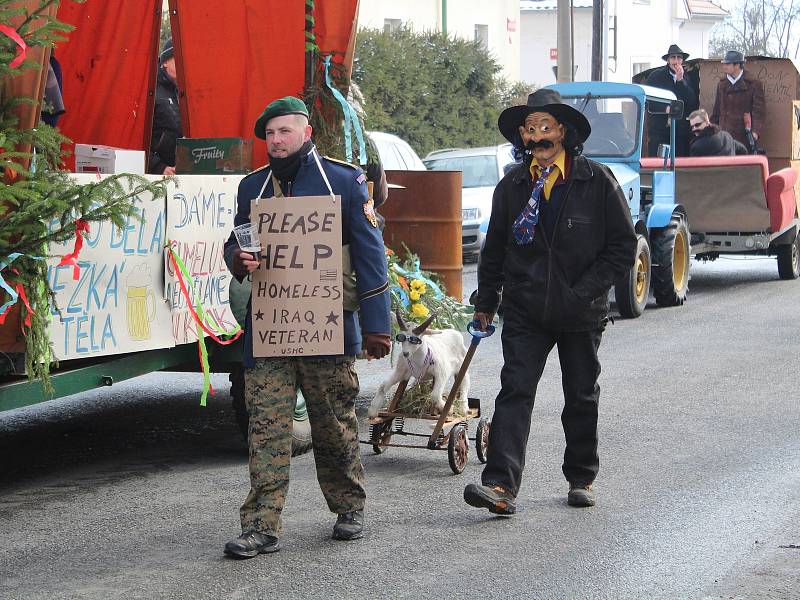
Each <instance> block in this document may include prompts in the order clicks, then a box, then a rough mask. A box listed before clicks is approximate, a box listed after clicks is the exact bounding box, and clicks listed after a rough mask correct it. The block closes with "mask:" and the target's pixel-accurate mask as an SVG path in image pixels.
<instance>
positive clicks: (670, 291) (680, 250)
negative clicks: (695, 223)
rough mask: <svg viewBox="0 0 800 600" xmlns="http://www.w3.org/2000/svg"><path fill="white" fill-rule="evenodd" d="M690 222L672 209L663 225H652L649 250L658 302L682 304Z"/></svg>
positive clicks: (660, 304)
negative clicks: (667, 222) (669, 217)
mask: <svg viewBox="0 0 800 600" xmlns="http://www.w3.org/2000/svg"><path fill="white" fill-rule="evenodd" d="M689 239H690V238H689V225H688V224H687V222H686V218H685V217H684V216H683V215H681V214H678V213H674V214H673V215H672V218H671V219H670V221H669V224H668V225H667V226H666V227H660V228H658V229H653V231H652V232H651V234H650V252H651V256H652V259H653V264H652V282H651V285H652V287H653V295H654V296H655V297H656V304H658V305H659V306H681V305H682V304H683V303H684V302H685V301H686V294H687V292H688V291H689Z"/></svg>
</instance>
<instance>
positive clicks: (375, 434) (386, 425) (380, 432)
mask: <svg viewBox="0 0 800 600" xmlns="http://www.w3.org/2000/svg"><path fill="white" fill-rule="evenodd" d="M391 428H392V422H391V421H383V422H382V423H373V424H372V425H370V426H369V440H370V441H371V442H383V441H388V440H384V438H385V437H386V434H387V433H389V431H390V430H391ZM372 451H373V452H374V453H375V454H383V453H384V452H386V448H384V447H383V446H379V445H378V444H377V443H373V444H372Z"/></svg>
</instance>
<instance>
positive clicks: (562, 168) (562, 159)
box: [531, 149, 567, 181]
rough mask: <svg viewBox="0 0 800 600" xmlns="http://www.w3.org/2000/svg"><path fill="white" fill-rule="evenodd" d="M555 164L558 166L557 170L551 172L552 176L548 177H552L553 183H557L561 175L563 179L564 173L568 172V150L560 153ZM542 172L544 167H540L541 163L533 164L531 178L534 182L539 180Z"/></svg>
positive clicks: (534, 162)
mask: <svg viewBox="0 0 800 600" xmlns="http://www.w3.org/2000/svg"><path fill="white" fill-rule="evenodd" d="M553 164H554V165H555V166H556V168H555V169H553V170H552V171H551V172H550V176H549V177H548V179H550V178H551V177H552V178H553V181H555V180H556V179H558V175H559V173H560V174H561V176H562V177H563V176H564V173H565V172H566V164H567V152H566V150H563V149H562V150H561V152H559V153H558V156H556V159H555V160H554V161H553ZM542 170H543V169H542V167H540V166H539V163H537V162H536V160H534V161H533V162H532V163H531V177H533V179H534V180H536V179H538V178H539V173H540V172H541V171H542ZM553 175H555V177H553Z"/></svg>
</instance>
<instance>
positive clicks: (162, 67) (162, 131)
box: [147, 40, 183, 175]
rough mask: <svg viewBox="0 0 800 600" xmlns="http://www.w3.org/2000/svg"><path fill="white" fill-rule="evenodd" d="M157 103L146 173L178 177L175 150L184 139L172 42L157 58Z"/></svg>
mask: <svg viewBox="0 0 800 600" xmlns="http://www.w3.org/2000/svg"><path fill="white" fill-rule="evenodd" d="M158 62H159V67H158V81H157V84H156V103H155V107H154V108H153V134H152V137H151V138H150V159H149V162H148V165H147V172H148V173H152V174H154V175H174V174H175V146H176V144H177V142H178V138H180V137H183V130H182V129H181V111H180V107H179V106H178V84H177V71H176V68H175V50H174V49H173V47H172V40H169V41H167V42H166V43H165V44H164V49H163V50H162V51H161V54H160V55H159V57H158Z"/></svg>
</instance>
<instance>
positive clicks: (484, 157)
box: [422, 144, 514, 258]
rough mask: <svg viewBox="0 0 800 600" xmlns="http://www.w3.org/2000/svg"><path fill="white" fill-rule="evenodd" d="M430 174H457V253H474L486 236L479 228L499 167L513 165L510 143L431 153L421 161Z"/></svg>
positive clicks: (500, 171)
mask: <svg viewBox="0 0 800 600" xmlns="http://www.w3.org/2000/svg"><path fill="white" fill-rule="evenodd" d="M422 162H423V163H425V166H426V167H427V168H428V169H429V170H431V171H461V172H462V180H461V188H462V191H461V252H462V254H463V256H464V257H465V258H466V257H470V256H474V255H476V254H478V253H479V252H480V250H481V246H482V245H483V240H484V238H485V237H486V232H485V231H481V228H480V225H481V223H482V222H483V221H485V220H486V221H488V219H489V215H490V214H491V212H492V194H493V193H494V188H495V186H496V185H497V184H498V183H499V182H500V179H502V177H503V174H504V170H503V168H504V167H505V166H506V165H507V164H508V163H512V162H514V156H513V155H512V153H511V144H501V145H500V146H487V147H484V148H470V149H463V148H449V149H446V150H434V151H433V152H431V153H429V154H428V155H427V156H426V157H425V159H424V160H423V161H422Z"/></svg>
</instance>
